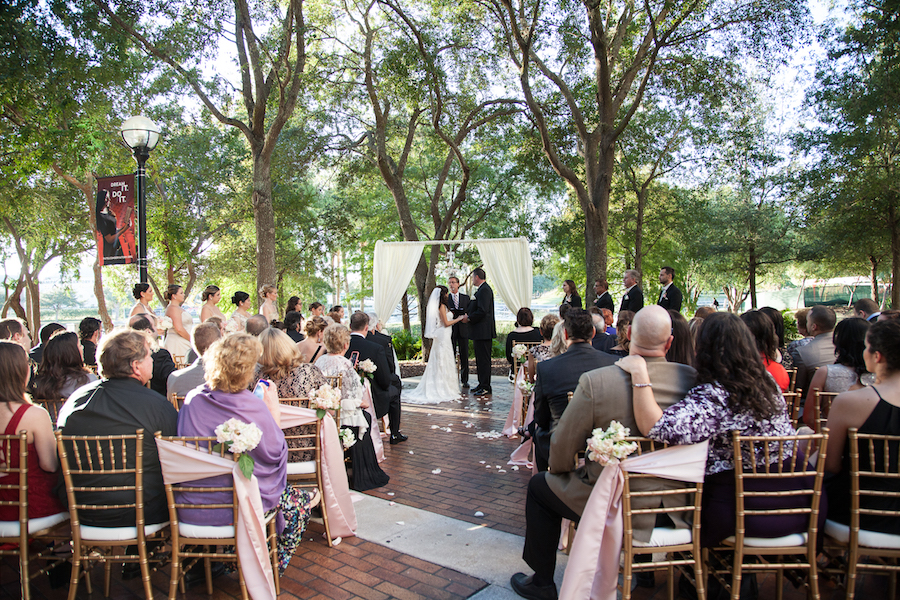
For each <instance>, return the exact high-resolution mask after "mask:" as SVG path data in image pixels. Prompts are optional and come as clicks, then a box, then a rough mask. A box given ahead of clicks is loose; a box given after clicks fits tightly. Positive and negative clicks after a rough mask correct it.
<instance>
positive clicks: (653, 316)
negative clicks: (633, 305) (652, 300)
mask: <svg viewBox="0 0 900 600" xmlns="http://www.w3.org/2000/svg"><path fill="white" fill-rule="evenodd" d="M628 334H629V336H628V337H629V339H630V340H631V347H630V352H631V354H639V355H641V356H665V355H666V352H667V351H668V349H669V346H670V345H671V344H672V317H670V316H669V313H668V311H666V309H664V308H663V307H661V306H657V305H651V306H645V307H644V308H642V309H641V310H639V311H638V312H637V313H635V315H634V320H633V321H632V322H631V326H630V327H629V328H628Z"/></svg>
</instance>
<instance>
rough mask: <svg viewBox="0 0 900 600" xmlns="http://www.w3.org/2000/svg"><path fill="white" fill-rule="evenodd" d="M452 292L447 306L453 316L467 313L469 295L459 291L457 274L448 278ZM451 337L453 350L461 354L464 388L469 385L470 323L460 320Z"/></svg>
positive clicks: (460, 366) (460, 374) (461, 377)
mask: <svg viewBox="0 0 900 600" xmlns="http://www.w3.org/2000/svg"><path fill="white" fill-rule="evenodd" d="M447 286H448V287H449V288H450V293H449V294H447V308H448V309H450V312H451V313H453V318H454V319H455V318H456V317H459V316H461V315H464V314H466V309H467V308H468V307H469V297H468V296H467V295H466V294H462V293H460V291H459V279H458V278H457V277H455V276H453V277H449V278H448V279H447ZM450 339H451V340H452V341H453V351H454V352H456V353H458V354H459V381H460V383H462V386H463V387H464V388H467V387H469V324H468V323H464V322H462V321H460V322H459V323H455V324H454V325H453V333H452V334H451V337H450Z"/></svg>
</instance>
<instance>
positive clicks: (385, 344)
mask: <svg viewBox="0 0 900 600" xmlns="http://www.w3.org/2000/svg"><path fill="white" fill-rule="evenodd" d="M366 339H367V340H369V341H370V342H375V343H376V344H378V345H379V346H381V347H382V348H384V357H385V358H386V359H387V362H388V368H389V369H390V371H391V375H396V373H397V365H396V363H394V346H393V340H392V339H391V336H389V335H388V334H386V333H381V332H380V331H375V330H374V329H373V330H371V331H369V335H367V336H366Z"/></svg>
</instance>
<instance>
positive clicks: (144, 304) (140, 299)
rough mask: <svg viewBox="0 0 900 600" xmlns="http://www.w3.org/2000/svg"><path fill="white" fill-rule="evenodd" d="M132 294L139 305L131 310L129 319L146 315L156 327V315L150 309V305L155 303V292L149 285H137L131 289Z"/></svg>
mask: <svg viewBox="0 0 900 600" xmlns="http://www.w3.org/2000/svg"><path fill="white" fill-rule="evenodd" d="M131 293H132V295H133V296H134V299H135V300H137V304H135V305H134V308H132V309H131V314H129V315H128V316H129V317H133V316H135V315H144V316H146V317H147V318H148V319H150V322H151V323H153V326H154V327H155V326H156V323H157V319H156V313H154V312H153V310H151V309H150V303H151V302H153V290H151V289H150V284H149V283H136V284H134V287H133V288H131Z"/></svg>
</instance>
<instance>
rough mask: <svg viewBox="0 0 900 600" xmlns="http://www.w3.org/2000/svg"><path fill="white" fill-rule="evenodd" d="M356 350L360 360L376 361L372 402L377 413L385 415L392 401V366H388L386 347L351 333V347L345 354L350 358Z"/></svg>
mask: <svg viewBox="0 0 900 600" xmlns="http://www.w3.org/2000/svg"><path fill="white" fill-rule="evenodd" d="M354 352H359V360H361V361H363V360H366V359H369V360H371V361H372V362H373V363H375V373H374V379H373V380H372V402H373V403H374V404H375V413H376V414H378V415H383V414H385V413H387V409H388V405H389V404H390V402H391V399H390V393H389V388H390V385H391V368H390V367H389V366H388V362H387V357H386V356H385V354H384V348H383V347H381V346H379V345H378V344H376V343H375V342H371V341H369V340H367V339H366V338H364V337H363V336H361V335H353V334H350V348H349V349H348V350H347V353H346V354H345V355H344V356H346V357H347V358H350V355H351V354H353V353H354ZM355 366H356V365H354V367H355Z"/></svg>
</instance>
